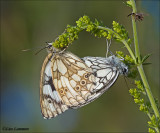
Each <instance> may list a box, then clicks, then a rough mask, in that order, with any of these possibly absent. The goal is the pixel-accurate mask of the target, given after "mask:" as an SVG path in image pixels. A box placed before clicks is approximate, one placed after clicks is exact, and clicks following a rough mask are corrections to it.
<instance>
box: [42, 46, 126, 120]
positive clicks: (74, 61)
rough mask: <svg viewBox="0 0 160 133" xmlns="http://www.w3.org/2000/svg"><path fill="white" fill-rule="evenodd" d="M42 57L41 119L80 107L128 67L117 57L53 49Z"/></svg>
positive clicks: (94, 97) (50, 48) (109, 84)
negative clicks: (78, 55) (86, 55)
mask: <svg viewBox="0 0 160 133" xmlns="http://www.w3.org/2000/svg"><path fill="white" fill-rule="evenodd" d="M48 45H49V46H48V50H49V51H50V53H49V54H48V56H47V57H46V58H45V60H44V63H43V65H42V70H41V78H40V105H41V111H42V114H43V116H44V118H52V117H55V116H57V115H59V114H61V113H63V112H65V111H66V110H67V109H69V108H72V109H76V108H79V107H82V106H84V105H86V104H88V103H90V102H92V101H94V100H95V99H97V98H98V97H99V96H100V95H102V94H103V93H104V92H105V91H106V90H107V89H108V88H109V87H110V86H111V85H112V84H113V83H114V82H115V81H116V79H117V77H118V75H119V74H127V72H128V67H127V66H126V65H125V64H124V63H122V62H121V61H120V60H119V59H118V58H117V57H115V56H114V55H113V56H110V57H108V58H102V57H84V58H82V59H80V58H79V57H77V56H76V55H74V54H72V53H70V52H67V51H59V50H57V49H55V48H54V47H53V46H52V45H51V44H50V43H49V44H48Z"/></svg>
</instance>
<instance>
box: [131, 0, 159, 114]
mask: <svg viewBox="0 0 160 133" xmlns="http://www.w3.org/2000/svg"><path fill="white" fill-rule="evenodd" d="M130 1H131V2H132V8H133V12H134V13H136V12H137V9H136V4H135V1H134V0H130ZM132 26H133V36H134V44H135V54H136V57H138V63H140V65H138V66H137V68H138V71H139V74H140V76H141V79H142V81H143V84H144V87H145V90H146V92H147V96H148V98H149V100H150V103H151V106H152V108H153V111H154V113H155V116H156V117H159V111H158V109H157V106H156V103H155V100H154V97H153V95H152V92H151V89H150V86H149V84H148V81H147V78H146V76H145V73H144V70H143V66H142V64H141V59H140V52H139V45H138V36H137V28H136V27H137V26H136V22H135V18H134V17H133V16H132Z"/></svg>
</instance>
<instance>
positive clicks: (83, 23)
mask: <svg viewBox="0 0 160 133" xmlns="http://www.w3.org/2000/svg"><path fill="white" fill-rule="evenodd" d="M76 23H77V27H79V28H81V29H86V31H87V32H91V33H92V34H93V35H94V36H95V37H99V38H102V37H105V38H107V39H109V37H108V35H109V34H108V33H107V32H106V31H104V30H102V29H99V26H101V25H102V23H100V22H99V21H98V20H97V19H95V21H94V22H92V21H91V20H90V18H89V17H88V16H86V15H85V16H83V17H81V18H80V19H79V20H78V21H76Z"/></svg>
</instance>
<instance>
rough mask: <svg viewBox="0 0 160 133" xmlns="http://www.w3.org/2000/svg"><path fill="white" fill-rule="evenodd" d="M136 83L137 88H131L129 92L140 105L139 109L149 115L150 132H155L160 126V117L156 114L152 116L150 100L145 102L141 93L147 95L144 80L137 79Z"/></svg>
mask: <svg viewBox="0 0 160 133" xmlns="http://www.w3.org/2000/svg"><path fill="white" fill-rule="evenodd" d="M135 85H136V88H132V89H130V90H129V93H130V94H131V95H132V96H133V98H134V102H135V103H136V104H138V105H139V110H140V111H143V112H145V113H146V114H147V115H148V116H149V118H150V121H148V126H149V127H151V128H149V132H150V133H155V130H156V128H157V127H160V118H156V117H155V115H152V116H151V113H150V112H151V109H152V108H151V104H150V102H145V100H144V99H143V98H142V95H141V94H143V95H146V92H145V90H144V87H143V85H142V82H141V81H137V80H135ZM152 128H154V129H155V130H153V129H152Z"/></svg>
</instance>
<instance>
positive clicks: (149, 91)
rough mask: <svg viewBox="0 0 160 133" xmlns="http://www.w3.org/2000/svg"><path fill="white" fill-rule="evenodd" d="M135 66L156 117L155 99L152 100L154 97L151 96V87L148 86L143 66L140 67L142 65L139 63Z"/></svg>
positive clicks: (157, 114)
mask: <svg viewBox="0 0 160 133" xmlns="http://www.w3.org/2000/svg"><path fill="white" fill-rule="evenodd" d="M137 68H138V71H139V74H140V76H141V79H142V81H143V84H144V87H145V89H146V92H147V96H148V98H149V100H150V103H151V105H152V108H153V110H154V113H155V116H156V117H159V111H158V109H157V106H156V103H155V101H154V97H153V95H152V92H151V89H150V87H149V84H148V81H147V78H146V76H145V73H144V70H143V67H142V65H139V66H138V67H137Z"/></svg>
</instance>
